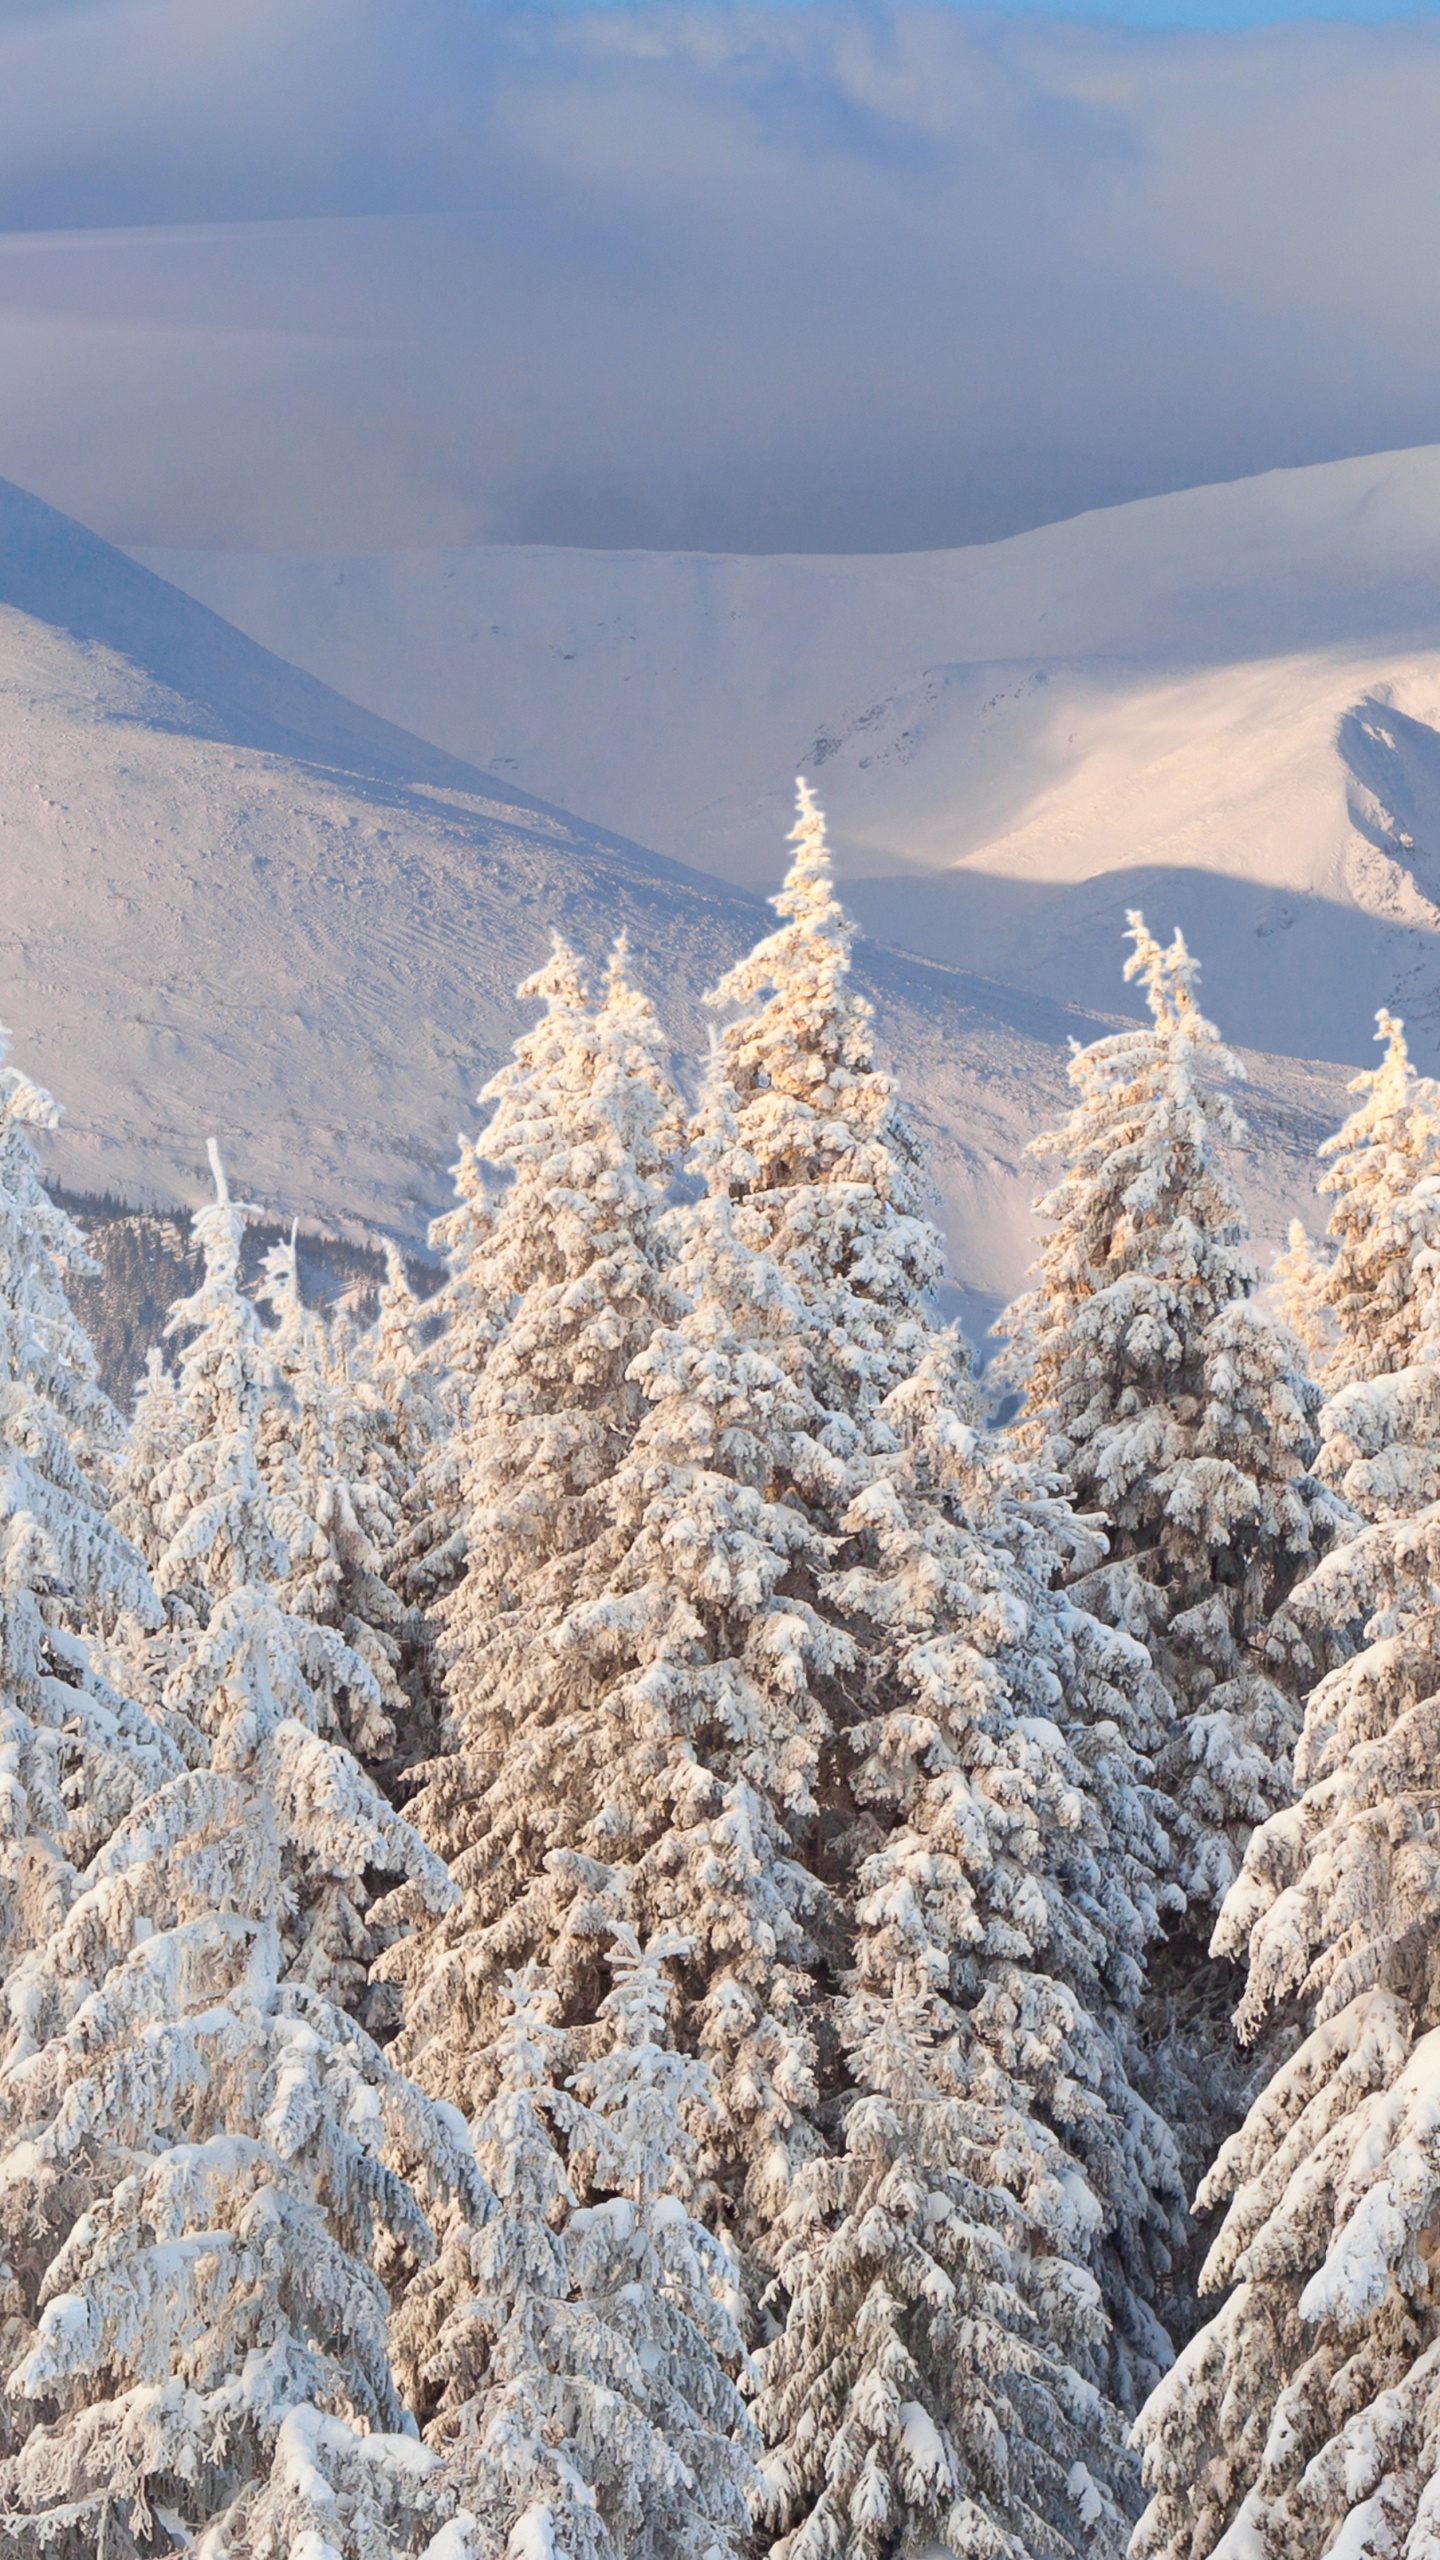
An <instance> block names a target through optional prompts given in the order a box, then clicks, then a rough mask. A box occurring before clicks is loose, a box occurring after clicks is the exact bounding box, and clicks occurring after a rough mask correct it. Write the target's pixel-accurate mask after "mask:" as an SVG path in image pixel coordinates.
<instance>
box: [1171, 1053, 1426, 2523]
mask: <svg viewBox="0 0 1440 2560" xmlns="http://www.w3.org/2000/svg"><path fill="white" fill-rule="evenodd" d="M1380 1029H1381V1036H1382V1038H1384V1039H1385V1041H1386V1044H1387V1052H1386V1057H1385V1059H1384V1061H1383V1063H1382V1065H1381V1067H1380V1068H1379V1069H1378V1070H1377V1071H1376V1072H1375V1073H1374V1074H1373V1075H1370V1076H1367V1077H1364V1078H1361V1079H1360V1080H1359V1089H1360V1091H1361V1092H1362V1094H1363V1095H1364V1096H1365V1099H1364V1100H1363V1101H1362V1104H1361V1106H1360V1108H1359V1109H1358V1110H1357V1111H1356V1113H1355V1114H1354V1115H1353V1116H1352V1118H1351V1119H1350V1121H1348V1122H1347V1124H1346V1126H1345V1128H1344V1129H1343V1130H1342V1131H1341V1132H1340V1133H1339V1136H1338V1138H1336V1139H1334V1140H1332V1141H1330V1142H1329V1144H1328V1146H1327V1148H1326V1149H1325V1153H1326V1154H1327V1155H1329V1156H1330V1157H1331V1159H1332V1166H1331V1171H1330V1173H1329V1174H1328V1175H1327V1177H1326V1184H1327V1187H1328V1188H1329V1189H1331V1190H1332V1191H1333V1192H1334V1193H1335V1195H1336V1200H1337V1207H1336V1212H1335V1217H1334V1220H1333V1222H1332V1232H1333V1233H1334V1234H1335V1236H1336V1239H1337V1250H1336V1254H1335V1259H1334V1261H1333V1263H1332V1264H1331V1265H1330V1267H1329V1269H1328V1270H1323V1269H1321V1267H1320V1266H1319V1264H1318V1261H1316V1260H1315V1259H1313V1258H1312V1259H1311V1262H1310V1276H1311V1278H1312V1280H1314V1281H1315V1282H1317V1284H1318V1285H1316V1287H1315V1289H1314V1293H1313V1297H1312V1301H1311V1303H1312V1306H1315V1307H1317V1308H1318V1310H1319V1312H1320V1314H1321V1315H1322V1316H1323V1318H1324V1320H1325V1323H1326V1326H1327V1332H1328V1337H1329V1358H1328V1360H1327V1367H1326V1374H1327V1377H1331V1378H1334V1379H1335V1380H1336V1382H1337V1384H1336V1388H1335V1392H1334V1393H1333V1394H1332V1395H1331V1397H1330V1398H1329V1400H1328V1401H1327V1403H1326V1406H1325V1408H1324V1410H1323V1412H1322V1415H1321V1434H1322V1447H1321V1458H1320V1464H1321V1466H1322V1467H1324V1468H1325V1469H1326V1470H1327V1472H1328V1473H1329V1474H1330V1476H1331V1477H1332V1480H1334V1481H1336V1482H1338V1483H1340V1484H1342V1485H1343V1486H1344V1488H1345V1490H1346V1492H1347V1493H1348V1494H1349V1495H1350V1497H1351V1498H1352V1500H1354V1501H1355V1502H1356V1503H1357V1505H1358V1506H1359V1508H1360V1510H1361V1512H1362V1514H1363V1515H1364V1516H1365V1525H1364V1526H1363V1527H1360V1528H1359V1529H1358V1530H1357V1531H1356V1533H1355V1534H1353V1535H1352V1536H1350V1537H1349V1538H1348V1539H1346V1540H1345V1541H1344V1542H1343V1543H1339V1544H1337V1545H1336V1546H1335V1547H1333V1548H1332V1549H1331V1551H1330V1552H1329V1553H1328V1554H1327V1555H1326V1556H1325V1558H1324V1559H1323V1561H1322V1563H1321V1564H1320V1565H1319V1567H1318V1568H1317V1569H1316V1571H1315V1572H1314V1573H1313V1574H1311V1575H1310V1576H1309V1577H1308V1579H1307V1580H1306V1581H1305V1582H1304V1583H1302V1584H1301V1586H1300V1588H1299V1589H1298V1590H1297V1591H1296V1592H1295V1593H1294V1594H1293V1595H1292V1597H1291V1599H1290V1601H1289V1604H1288V1615H1289V1616H1290V1618H1291V1619H1292V1620H1293V1622H1294V1624H1295V1626H1296V1628H1297V1630H1298V1631H1299V1634H1300V1636H1301V1638H1302V1639H1303V1641H1304V1643H1305V1644H1306V1646H1307V1648H1308V1651H1309V1653H1310V1654H1311V1656H1312V1657H1313V1659H1314V1661H1315V1663H1316V1665H1317V1666H1318V1667H1319V1669H1320V1671H1321V1674H1322V1676H1321V1677H1320V1679H1319V1681H1318V1683H1317V1685H1316V1687H1315V1688H1314V1690H1313V1692H1312V1694H1311V1697H1310V1699H1309V1701H1308V1705H1307V1708H1306V1719H1305V1731H1304V1735H1303V1738H1302V1741H1301V1745H1300V1750H1299V1753H1298V1756H1297V1776H1298V1778H1299V1780H1300V1783H1301V1786H1302V1788H1303V1792H1302V1794H1301V1795H1300V1798H1299V1801H1298V1803H1297V1804H1296V1805H1295V1806H1294V1807H1293V1808H1292V1809H1291V1810H1290V1811H1289V1812H1288V1813H1284V1814H1281V1815H1279V1816H1277V1817H1275V1818H1274V1819H1273V1820H1272V1821H1270V1822H1269V1823H1267V1824H1266V1825H1265V1827H1264V1828H1263V1829H1262V1830H1260V1831H1259V1832H1257V1834H1256V1836H1255V1838H1254V1839H1253V1840H1252V1842H1251V1844H1250V1849H1249V1852H1248V1854H1247V1857H1246V1860H1245V1865H1244V1868H1243V1870H1242V1873H1241V1875H1240V1878H1239V1880H1238V1882H1237V1883H1236V1885H1235V1886H1234V1888H1233V1889H1232V1891H1231V1893H1230V1896H1229V1898H1228V1900H1227V1902H1226V1905H1225V1908H1224V1910H1223V1912H1222V1914H1221V1918H1220V1924H1219V1928H1218V1931H1217V1946H1218V1947H1219V1948H1220V1949H1221V1951H1222V1952H1228V1953H1229V1954H1231V1955H1233V1956H1236V1957H1241V1956H1243V1957H1245V1958H1247V1959H1248V1968H1249V1972H1248V1984H1247V1988H1246V1993H1245V1998H1244V2001H1243V2003H1242V2006H1241V2010H1240V2026H1241V2029H1242V2032H1244V2033H1246V2034H1249V2035H1252V2036H1253V2035H1257V2034H1258V2033H1260V2031H1261V2030H1262V2028H1263V2026H1264V2024H1265V2022H1266V2020H1267V2018H1269V2017H1271V2016H1273V2015H1274V2014H1275V2013H1276V2011H1277V2010H1280V2009H1282V2008H1283V2007H1284V2006H1285V2005H1286V2004H1291V2005H1297V2004H1298V2006H1299V2007H1300V2009H1301V2011H1302V2013H1303V2015H1304V2018H1305V2021H1306V2024H1307V2025H1308V2027H1309V2033H1308V2034H1307V2036H1306V2037H1305V2040H1304V2042H1303V2043H1302V2044H1301V2045H1300V2047H1299V2050H1298V2052H1296V2053H1295V2054H1294V2056H1293V2059H1291V2060H1289V2061H1288V2062H1287V2063H1285V2064H1283V2065H1282V2067H1281V2068H1279V2069H1278V2070H1277V2071H1276V2072H1275V2073H1274V2074H1273V2076H1272V2077H1271V2079H1270V2081H1269V2085H1268V2086H1267V2087H1266V2088H1265V2090H1264V2092H1263V2094H1262V2095H1261V2097H1260V2098H1259V2099H1258V2101H1257V2102H1256V2104H1255V2106H1254V2107H1253V2108H1252V2110H1251V2112H1250V2114H1249V2116H1248V2118H1247V2120H1246V2122H1245V2124H1244V2126H1243V2127H1242V2129H1241V2130H1240V2131H1239V2132H1238V2133H1237V2134H1236V2135H1235V2136H1234V2138H1233V2139H1232V2140H1231V2141H1230V2142H1228V2143H1227V2144H1226V2145H1225V2147H1224V2149H1223V2150H1222V2152H1221V2154H1220V2157H1219V2159H1218V2160H1217V2161H1216V2163H1215V2166H1214V2168H1213V2170H1212V2171H1211V2174H1210V2176H1209V2178H1208V2179H1207V2181H1206V2184H1205V2187H1204V2189H1203V2190H1202V2201H1203V2202H1204V2203H1205V2204H1207V2205H1210V2206H1221V2205H1224V2204H1226V2203H1227V2202H1228V2206H1229V2210H1228V2212H1227V2214H1226V2217H1225V2221H1224V2224H1223V2226H1222V2228H1221V2230H1220V2233H1219V2235H1218V2237H1217V2239H1216V2241H1215V2244H1214V2247H1213V2249H1212V2251H1211V2253H1210V2258H1209V2260H1208V2262H1207V2265H1206V2268H1205V2271H1204V2276H1203V2279H1202V2281H1203V2282H1204V2284H1205V2286H1206V2289H1207V2290H1211V2291H1220V2290H1222V2289H1224V2288H1226V2287H1233V2290H1232V2291H1231V2292H1230V2294H1229V2298H1228V2300H1227V2301H1226V2302H1225V2303H1224V2305H1223V2308H1222V2309H1221V2311H1220V2312H1219V2314H1218V2316H1217V2317H1216V2318H1215V2319H1214V2320H1213V2321H1212V2322H1211V2323H1210V2325H1209V2327H1208V2328H1206V2329H1205V2330H1204V2331H1202V2333H1201V2334H1200V2336H1199V2337H1197V2338H1196V2339H1195V2340H1194V2342H1193V2344H1192V2346H1191V2347H1190V2348H1189V2349H1188V2350H1187V2353H1186V2355H1185V2357H1184V2358H1183V2359H1182V2362H1181V2364H1180V2366H1178V2367H1177V2369H1176V2372H1175V2374H1174V2375H1173V2376H1172V2377H1171V2378H1170V2380H1169V2382H1168V2383H1167V2384H1166V2385H1165V2386H1163V2387H1162V2389H1161V2391H1160V2392H1159V2393H1158V2394H1157V2395H1156V2397H1155V2399H1154V2401H1153V2402H1152V2404H1151V2406H1150V2407H1149V2408H1148V2409H1147V2411H1146V2412H1145V2416H1144V2419H1143V2421H1142V2428H1141V2434H1142V2440H1143V2442H1144V2446H1145V2457H1146V2470H1147V2476H1148V2478H1149V2480H1150V2483H1151V2485H1152V2487H1153V2489H1154V2490H1155V2492H1156V2495H1155V2498H1154V2501H1153V2503H1152V2507H1151V2509H1150V2512H1149V2514H1148V2516H1147V2519H1146V2524H1145V2528H1144V2532H1143V2534H1142V2537H1141V2540H1140V2543H1139V2545H1138V2548H1139V2549H1141V2550H1143V2551H1145V2552H1155V2553H1161V2552H1164V2553H1172V2554H1176V2555H1179V2554H1184V2555H1185V2560H1203V2555H1205V2554H1208V2553H1209V2552H1211V2551H1218V2550H1220V2549H1222V2548H1223V2549H1225V2550H1226V2551H1227V2553H1228V2552H1229V2551H1230V2550H1232V2549H1234V2550H1243V2551H1244V2552H1245V2553H1247V2554H1253V2555H1255V2560H1272V2555H1273V2560H1278V2555H1279V2554H1281V2553H1285V2554H1287V2555H1288V2554H1290V2553H1295V2554H1297V2555H1302V2560H1312V2555H1313V2560H1321V2555H1326V2554H1330V2553H1332V2552H1333V2553H1335V2554H1337V2555H1338V2554H1340V2553H1341V2552H1343V2553H1345V2554H1346V2555H1347V2560H1348V2555H1349V2554H1351V2553H1354V2554H1357V2555H1360V2554H1365V2553H1376V2554H1379V2553H1381V2552H1394V2553H1396V2554H1404V2555H1405V2560H1424V2555H1426V2554H1427V2553H1429V2552H1431V2551H1433V2550H1435V2549H1437V2548H1440V2484H1437V2477H1436V2475H1437V2470H1440V2396H1437V2393H1436V2389H1435V2384H1434V2381H1433V2378H1432V2377H1433V2372H1434V2367H1435V2360H1436V2357H1437V2355H1440V2325H1437V2319H1436V2308H1435V2300H1434V2284H1433V2271H1432V2267H1431V2258H1432V2255H1433V2241H1434V2231H1435V2227H1436V2219H1437V2210H1440V2170H1437V2168H1436V2167H1435V2165H1434V2161H1433V2155H1434V2150H1435V2146H1434V2140H1433V2135H1432V2133H1431V2131H1430V2117H1431V2115H1432V2113H1433V2098H1432V2095H1431V2091H1432V2088H1433V2086H1434V2084H1435V2078H1436V2073H1437V2070H1440V1977H1437V1971H1436V1966H1435V1963H1434V1947H1435V1944H1436V1939H1437V1932H1440V1859H1437V1856H1436V1852H1435V1845H1434V1839H1433V1833H1434V1803H1435V1788H1436V1781H1437V1775H1440V1697H1437V1695H1436V1685H1437V1684H1436V1664H1435V1642H1434V1632H1435V1630H1434V1616H1435V1591H1436V1570H1437V1565H1440V1502H1437V1501H1436V1500H1435V1498H1434V1497H1435V1492H1436V1487H1437V1483H1440V1337H1437V1333H1436V1329H1435V1321H1434V1308H1433V1293H1434V1257H1433V1250H1432V1248H1431V1245H1430V1241H1429V1240H1430V1236H1431V1235H1432V1234H1433V1232H1434V1223H1433V1222H1434V1206H1433V1202H1434V1185H1435V1173H1434V1171H1433V1167H1434V1163H1435V1145H1436V1139H1437V1136H1440V1123H1437V1120H1436V1117H1435V1111H1434V1103H1435V1094H1434V1088H1433V1087H1427V1086H1426V1085H1425V1084H1423V1083H1422V1082H1421V1081H1420V1080H1419V1079H1417V1078H1415V1076H1414V1074H1413V1071H1412V1070H1411V1068H1410V1065H1409V1061H1408V1059H1407V1057H1406V1053H1405V1048H1404V1042H1403V1038H1402V1036H1401V1031H1400V1026H1399V1024H1398V1023H1396V1022H1394V1021H1393V1020H1392V1019H1390V1018H1389V1017H1388V1016H1382V1017H1381V1025H1380Z"/></svg>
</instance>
